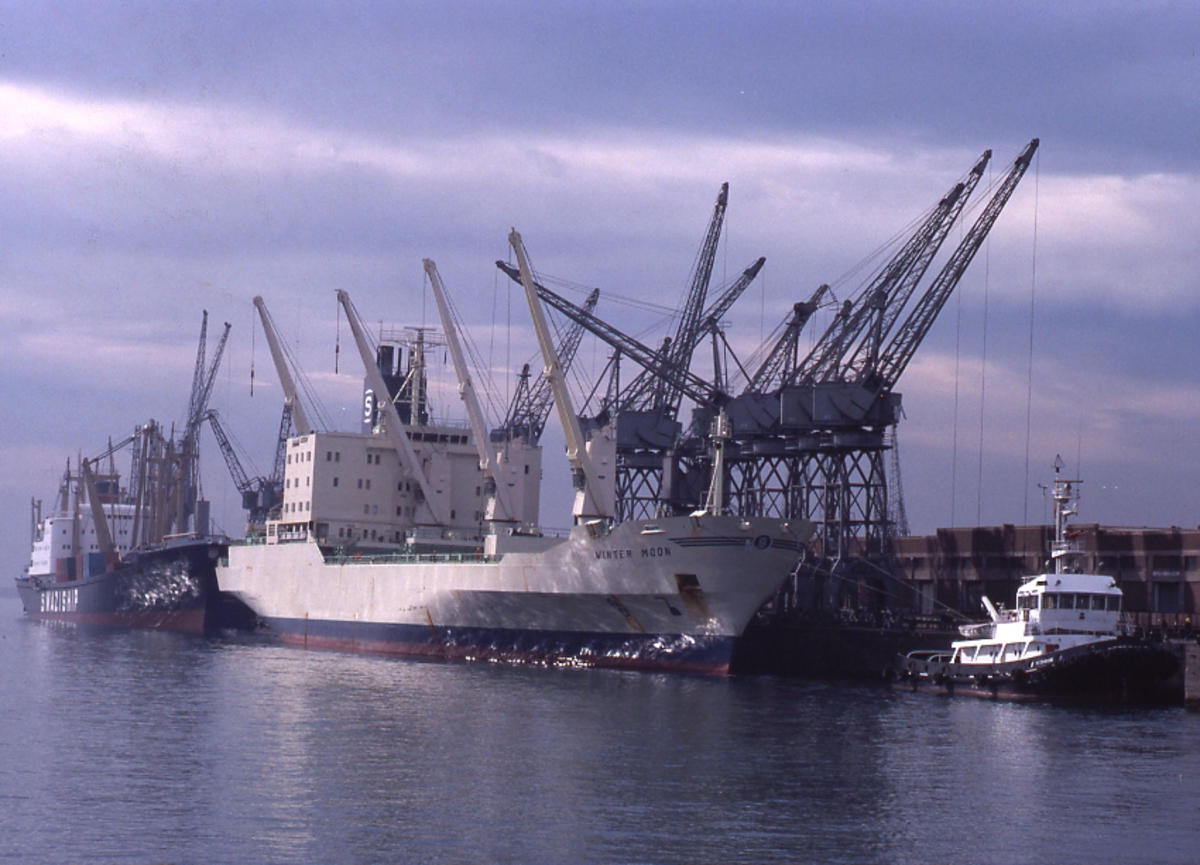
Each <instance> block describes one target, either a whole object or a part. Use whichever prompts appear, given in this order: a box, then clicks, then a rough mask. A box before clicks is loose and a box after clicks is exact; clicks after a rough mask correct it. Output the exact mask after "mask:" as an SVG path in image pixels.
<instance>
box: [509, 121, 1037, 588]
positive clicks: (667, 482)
mask: <svg viewBox="0 0 1200 865" xmlns="http://www.w3.org/2000/svg"><path fill="white" fill-rule="evenodd" d="M1037 146H1038V141H1037V139H1034V140H1033V141H1031V142H1030V143H1029V144H1028V145H1027V146H1026V147H1025V149H1024V150H1023V151H1022V152H1021V154H1020V155H1019V156H1018V157H1017V159H1016V160H1015V161H1014V163H1013V164H1012V166H1011V167H1010V168H1009V169H1008V171H1007V173H1006V174H1005V176H1004V178H1003V179H1002V180H1001V182H1000V183H999V184H998V185H997V186H996V188H995V191H994V193H993V194H992V197H991V199H990V200H989V202H988V203H987V205H986V206H985V207H984V208H983V210H982V212H981V213H980V215H979V216H978V217H977V219H976V220H975V222H974V224H973V226H972V227H971V229H970V230H969V232H968V233H967V234H966V235H965V236H964V237H963V239H962V240H961V241H960V242H959V244H958V246H957V248H956V249H955V250H954V252H953V253H952V255H951V256H950V258H949V260H948V261H947V262H946V263H945V264H944V265H943V267H942V268H941V270H940V271H939V272H938V274H937V275H936V277H935V278H934V279H933V281H932V283H931V284H930V286H929V287H928V288H927V289H925V290H924V291H923V292H918V291H917V288H918V285H919V284H920V283H921V281H922V279H923V277H924V276H925V275H926V273H927V272H928V269H929V268H930V266H931V265H932V263H933V261H934V259H935V257H936V256H937V254H938V252H939V250H940V249H941V247H942V245H943V242H944V241H945V240H946V238H947V237H948V235H949V232H950V230H951V228H952V227H953V225H954V224H955V223H956V222H957V221H958V220H959V218H960V217H961V215H962V213H963V212H964V209H965V208H966V206H967V203H968V201H969V199H970V197H971V193H972V192H973V191H974V190H975V188H976V186H977V185H978V184H979V183H980V181H981V179H982V177H983V174H984V171H985V168H986V166H987V164H988V162H989V160H990V157H991V153H990V151H988V152H986V153H984V154H983V155H982V156H981V157H980V158H979V159H978V160H977V161H976V162H975V164H974V165H973V166H972V168H971V169H970V170H969V171H968V172H967V174H966V175H965V176H964V177H963V179H962V180H960V181H959V182H957V183H956V184H955V185H954V186H953V187H952V188H951V189H950V190H949V191H948V192H947V193H946V194H945V195H944V196H943V197H942V198H941V199H940V200H939V201H938V202H937V204H936V205H935V206H934V207H933V208H932V209H931V210H930V211H929V212H928V213H927V214H926V215H925V217H924V218H923V219H922V220H921V221H920V222H919V223H918V225H917V228H916V230H915V231H914V232H913V233H912V234H911V236H909V238H908V240H907V241H906V242H905V243H904V244H903V246H902V247H901V248H900V250H899V251H898V252H897V253H896V254H895V255H894V256H893V257H892V258H891V259H890V260H889V261H888V262H887V263H886V264H885V265H884V266H883V267H882V268H881V269H879V270H878V271H877V272H876V274H875V276H874V278H872V279H870V280H869V281H868V282H867V284H866V285H864V286H863V288H862V289H861V290H860V291H859V292H858V293H857V294H856V295H855V296H854V297H851V298H849V299H847V300H845V301H844V302H843V304H842V305H841V308H840V311H839V312H838V314H837V315H836V316H835V317H834V319H833V321H832V322H831V323H830V325H829V326H828V328H827V329H826V331H825V332H824V333H823V334H822V336H821V337H820V338H819V339H818V340H817V342H816V344H815V345H814V347H813V349H812V350H811V351H810V352H809V353H808V354H807V355H806V356H805V357H804V358H803V359H800V358H799V351H798V348H799V336H800V333H801V331H802V329H803V328H804V327H805V325H806V324H807V323H808V322H809V321H810V319H811V317H812V315H813V313H814V312H815V311H816V310H817V309H818V308H819V307H820V306H821V305H822V303H823V302H824V301H825V298H826V295H827V294H828V293H829V289H828V287H827V286H822V287H820V288H818V289H817V291H816V292H814V293H813V294H812V296H811V297H810V298H809V299H808V300H806V301H801V302H799V303H797V304H796V305H795V306H794V307H793V310H792V312H791V313H790V314H789V318H788V320H787V321H786V322H785V324H784V327H783V330H782V334H781V336H780V337H779V339H778V340H777V341H776V342H775V344H773V345H770V346H763V347H761V348H760V349H759V351H758V352H756V355H758V356H763V357H764V359H763V361H762V362H761V363H760V364H759V366H758V368H757V369H756V370H755V371H754V372H753V374H748V375H745V377H746V379H747V381H746V385H745V387H744V388H743V389H742V390H741V391H740V392H739V393H736V394H734V393H730V392H729V387H728V383H727V382H726V380H725V375H724V373H723V371H722V370H721V368H720V366H719V364H716V363H715V364H714V366H715V368H714V375H713V380H711V381H706V380H705V379H703V378H702V377H700V376H698V375H696V374H695V373H694V372H692V370H691V368H690V366H691V361H692V353H693V352H694V349H695V346H696V344H697V343H698V341H699V340H700V339H701V338H703V336H704V335H705V334H709V333H711V334H713V338H714V340H716V339H717V338H718V335H717V333H716V331H717V330H718V328H717V327H716V324H715V323H716V322H717V321H718V320H719V316H720V315H721V314H723V313H724V311H727V310H728V308H729V307H730V306H731V305H732V303H733V302H734V301H736V299H737V297H738V296H739V295H740V293H741V292H742V291H743V290H744V289H745V288H746V286H748V285H749V284H750V281H752V280H753V278H754V276H755V275H756V274H757V272H758V269H759V268H761V267H762V263H763V260H762V259H760V260H759V261H758V262H756V264H755V265H753V266H752V267H750V268H747V270H746V271H745V272H744V273H743V274H742V276H741V277H740V278H739V279H738V280H737V281H736V282H735V284H734V285H733V286H731V288H730V289H729V290H728V291H726V292H725V293H724V294H723V296H722V298H721V300H720V301H718V302H717V303H716V304H713V305H712V306H710V307H709V308H708V309H707V310H705V311H704V313H703V314H701V315H697V314H696V310H697V309H701V308H703V300H704V293H705V291H706V290H707V280H708V274H709V273H710V272H711V271H707V272H706V268H705V261H706V260H707V261H709V263H711V254H712V251H713V250H715V243H716V238H717V236H719V231H720V224H721V219H722V218H723V215H724V206H725V201H726V198H727V190H726V189H725V187H722V192H721V196H720V197H719V199H718V207H717V212H715V213H714V217H713V220H712V222H711V223H710V228H709V233H708V235H707V236H706V242H705V245H704V247H703V248H702V252H701V255H700V257H699V259H698V266H697V269H696V275H695V278H694V279H693V283H692V290H691V291H690V292H689V294H688V298H687V300H686V302H685V304H684V307H683V311H682V312H681V315H680V323H679V327H678V329H677V331H676V334H675V336H674V337H673V338H669V339H667V340H664V343H663V345H662V346H661V347H660V348H659V349H658V350H654V349H651V348H649V347H647V346H645V345H644V344H642V343H641V342H640V341H638V340H636V339H634V338H632V337H630V336H628V335H626V334H623V333H621V332H620V331H619V330H617V329H616V328H614V327H613V326H612V325H610V324H608V323H606V322H604V321H601V320H600V319H598V318H597V317H596V316H595V315H594V314H591V313H588V312H585V311H584V310H582V309H580V308H579V307H577V306H575V305H573V304H571V303H570V302H568V301H566V300H565V299H563V298H561V297H559V296H558V295H556V294H555V293H554V292H552V291H550V290H549V289H547V288H545V286H544V285H542V284H540V283H538V282H537V281H536V280H533V281H532V285H527V287H529V288H531V289H533V290H536V293H537V296H538V298H539V299H540V300H541V302H542V303H544V304H546V305H547V306H549V307H551V308H554V309H557V310H558V311H559V312H561V313H562V314H564V315H566V316H567V317H568V318H570V319H571V320H572V321H575V322H577V323H578V324H579V325H581V326H582V327H584V328H585V329H587V330H588V331H589V332H591V333H592V334H594V335H595V336H597V337H599V338H600V339H601V340H603V341H604V342H606V343H607V344H608V345H609V346H611V347H612V348H614V349H615V352H616V357H617V358H623V359H628V360H630V361H632V362H634V363H636V364H638V365H639V366H640V367H641V369H642V372H641V373H640V374H639V375H638V376H637V377H636V378H635V379H634V380H633V383H631V384H630V385H629V386H627V387H625V388H621V387H610V388H609V390H608V394H609V396H608V397H607V398H606V400H605V401H604V403H603V404H602V408H601V410H600V411H598V412H597V413H596V415H595V416H593V417H591V418H588V419H586V421H585V423H584V427H585V429H587V428H590V429H600V428H602V427H604V426H605V425H607V424H611V425H613V426H614V427H615V429H616V442H617V465H618V472H617V485H616V502H615V506H614V518H615V519H616V520H617V521H621V520H625V519H631V518H646V517H650V516H653V515H654V514H655V513H688V512H690V511H691V510H693V509H696V508H699V507H703V506H710V505H711V504H712V503H707V504H706V502H705V498H704V496H705V492H706V491H707V490H709V489H711V488H712V486H713V485H712V484H711V466H712V463H713V452H714V439H713V433H712V431H713V429H714V424H716V423H718V422H719V421H720V419H721V415H724V417H725V418H726V419H727V423H726V422H721V430H720V438H721V444H722V448H723V463H724V465H725V471H726V472H728V476H727V478H725V482H724V483H723V484H720V485H719V486H720V487H723V489H724V495H725V499H726V500H725V502H724V503H723V505H722V503H716V505H717V506H718V507H722V509H723V510H724V511H725V512H728V513H735V514H742V515H745V516H759V515H761V516H779V517H785V518H786V517H803V518H807V519H811V520H813V521H815V522H817V523H818V525H819V526H820V529H819V532H818V535H817V538H818V540H817V543H816V544H815V545H814V550H815V558H814V559H813V561H812V562H810V565H811V567H810V568H809V574H810V575H822V576H828V575H832V576H833V577H835V578H837V579H834V580H833V581H832V582H831V583H830V585H831V586H833V585H836V586H837V587H838V588H839V592H841V593H844V592H845V591H846V590H847V587H848V590H849V591H852V592H857V593H858V594H859V597H858V598H857V599H856V600H855V602H861V601H862V600H863V597H862V595H863V592H864V591H865V589H864V585H863V584H864V582H874V581H876V580H880V579H881V575H882V574H884V573H885V572H886V571H888V570H889V568H888V567H887V565H888V564H889V560H888V557H889V544H888V540H889V538H890V536H891V534H892V532H893V528H894V527H893V526H892V524H891V521H890V519H889V505H888V489H887V473H886V471H885V459H884V454H885V453H886V452H887V451H888V450H889V448H890V447H891V441H892V439H890V438H889V437H888V435H887V433H888V430H889V429H892V432H893V435H894V427H895V425H896V424H897V423H898V421H899V419H900V417H901V410H900V406H901V397H900V394H899V393H898V392H896V390H895V388H896V386H897V385H898V383H899V380H900V376H901V375H902V374H903V372H904V369H905V368H906V367H907V365H908V363H909V361H910V360H911V359H912V356H913V354H914V353H915V351H916V349H917V348H918V347H919V345H920V343H921V341H922V340H923V339H924V338H925V336H926V334H927V333H928V332H929V329H930V328H931V327H932V325H933V322H934V320H935V319H936V317H937V315H938V313H939V312H940V310H941V309H942V307H943V306H944V304H945V302H946V300H947V299H948V298H949V296H950V294H951V293H952V292H953V290H954V288H955V286H956V285H957V284H958V282H959V280H960V279H961V278H962V276H963V274H964V272H965V271H966V269H967V266H968V265H969V264H970V262H971V260H972V259H973V258H974V256H975V253H976V252H977V251H978V250H979V248H980V246H981V245H982V243H983V241H984V239H985V238H986V237H987V234H988V232H989V231H990V230H991V228H992V225H993V224H994V223H995V220H996V218H997V217H998V216H999V214H1000V212H1001V211H1002V210H1003V208H1004V206H1005V205H1006V204H1007V203H1008V201H1009V199H1010V197H1011V196H1012V194H1013V192H1014V190H1015V189H1016V186H1017V184H1018V183H1019V182H1020V180H1021V178H1022V177H1023V176H1024V174H1025V172H1026V170H1027V169H1028V167H1029V165H1030V163H1031V161H1032V158H1033V154H1034V153H1035V151H1036V149H1037ZM497 266H498V267H499V268H500V269H502V270H504V271H505V272H506V273H507V274H508V275H509V276H510V277H512V278H513V279H514V280H515V281H520V280H521V274H519V273H518V272H517V269H516V268H513V267H511V266H510V265H507V264H505V263H503V262H497ZM714 360H716V357H715V353H714ZM616 365H617V364H616V363H614V365H613V366H614V367H615V366H616ZM616 374H617V373H616V371H615V370H614V372H613V375H614V376H616ZM685 398H686V399H688V400H690V401H691V402H692V403H693V404H694V406H695V408H694V411H693V415H692V422H691V425H690V426H689V427H688V428H687V429H686V430H685V429H684V428H683V425H682V424H681V423H680V422H679V421H678V411H679V406H680V404H681V401H682V399H685ZM812 588H813V593H814V598H813V600H814V602H816V603H821V602H823V601H824V602H828V601H829V600H830V595H829V594H828V593H826V592H825V591H824V587H823V586H820V585H818V586H815V587H812ZM880 588H882V587H880ZM798 589H799V584H798V583H794V584H793V586H792V595H793V597H795V595H796V593H797V591H798ZM817 596H820V597H819V598H818V597H817ZM822 599H823V601H822Z"/></svg>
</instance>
